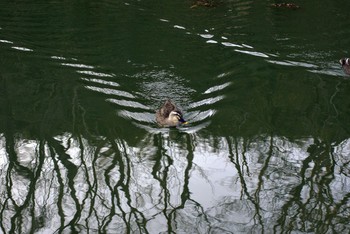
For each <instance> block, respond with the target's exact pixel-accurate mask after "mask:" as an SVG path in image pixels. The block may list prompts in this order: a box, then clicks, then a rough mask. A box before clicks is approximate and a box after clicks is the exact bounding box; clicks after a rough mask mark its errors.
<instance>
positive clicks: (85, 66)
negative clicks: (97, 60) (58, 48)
mask: <svg viewBox="0 0 350 234" xmlns="http://www.w3.org/2000/svg"><path fill="white" fill-rule="evenodd" d="M61 65H63V66H67V67H76V68H86V69H93V68H94V67H93V66H90V65H85V64H76V63H61Z"/></svg>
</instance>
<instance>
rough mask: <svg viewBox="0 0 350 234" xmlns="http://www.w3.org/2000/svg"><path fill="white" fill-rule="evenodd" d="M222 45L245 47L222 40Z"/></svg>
mask: <svg viewBox="0 0 350 234" xmlns="http://www.w3.org/2000/svg"><path fill="white" fill-rule="evenodd" d="M221 44H222V45H224V46H227V47H239V48H243V46H241V45H238V44H234V43H231V42H221Z"/></svg>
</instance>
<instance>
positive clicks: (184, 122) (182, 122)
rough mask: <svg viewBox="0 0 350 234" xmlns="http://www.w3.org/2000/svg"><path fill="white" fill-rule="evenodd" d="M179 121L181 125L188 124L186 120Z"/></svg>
mask: <svg viewBox="0 0 350 234" xmlns="http://www.w3.org/2000/svg"><path fill="white" fill-rule="evenodd" d="M179 121H180V123H181V124H188V122H187V121H186V120H184V119H183V118H180V119H179Z"/></svg>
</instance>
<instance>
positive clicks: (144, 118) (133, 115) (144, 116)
mask: <svg viewBox="0 0 350 234" xmlns="http://www.w3.org/2000/svg"><path fill="white" fill-rule="evenodd" d="M118 115H119V116H121V117H124V118H128V119H133V120H136V121H138V122H144V123H155V114H154V113H149V112H131V111H127V110H120V111H118Z"/></svg>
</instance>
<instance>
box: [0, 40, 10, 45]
mask: <svg viewBox="0 0 350 234" xmlns="http://www.w3.org/2000/svg"><path fill="white" fill-rule="evenodd" d="M0 42H1V43H7V44H13V42H12V41H8V40H0Z"/></svg>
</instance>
